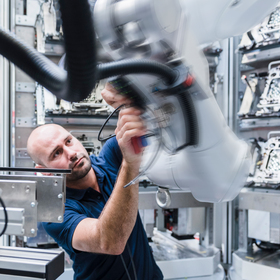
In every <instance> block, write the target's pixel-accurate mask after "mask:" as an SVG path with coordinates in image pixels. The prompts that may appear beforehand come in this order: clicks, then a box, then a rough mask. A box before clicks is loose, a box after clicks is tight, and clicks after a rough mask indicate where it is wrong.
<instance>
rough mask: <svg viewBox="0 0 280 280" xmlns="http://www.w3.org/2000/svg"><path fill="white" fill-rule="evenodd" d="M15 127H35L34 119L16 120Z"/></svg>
mask: <svg viewBox="0 0 280 280" xmlns="http://www.w3.org/2000/svg"><path fill="white" fill-rule="evenodd" d="M16 126H17V127H36V119H34V118H22V117H20V118H16Z"/></svg>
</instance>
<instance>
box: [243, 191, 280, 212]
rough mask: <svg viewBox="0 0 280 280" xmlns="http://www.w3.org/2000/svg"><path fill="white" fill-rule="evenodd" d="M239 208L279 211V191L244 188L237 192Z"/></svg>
mask: <svg viewBox="0 0 280 280" xmlns="http://www.w3.org/2000/svg"><path fill="white" fill-rule="evenodd" d="M239 208H240V209H253V210H260V211H268V212H274V213H280V193H279V192H277V191H270V192H267V190H260V189H256V190H251V189H245V188H244V189H243V190H242V191H241V192H240V194H239Z"/></svg>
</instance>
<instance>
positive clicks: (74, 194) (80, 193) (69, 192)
mask: <svg viewBox="0 0 280 280" xmlns="http://www.w3.org/2000/svg"><path fill="white" fill-rule="evenodd" d="M92 168H93V170H94V172H95V176H96V179H97V182H98V185H99V188H100V191H101V193H103V181H104V174H103V172H102V171H101V170H100V169H99V168H98V167H97V166H95V165H92ZM89 189H91V188H87V189H82V190H80V189H74V188H68V187H67V186H66V198H68V199H69V198H70V199H76V200H82V199H83V198H84V196H85V195H86V193H87V191H88V190H89Z"/></svg>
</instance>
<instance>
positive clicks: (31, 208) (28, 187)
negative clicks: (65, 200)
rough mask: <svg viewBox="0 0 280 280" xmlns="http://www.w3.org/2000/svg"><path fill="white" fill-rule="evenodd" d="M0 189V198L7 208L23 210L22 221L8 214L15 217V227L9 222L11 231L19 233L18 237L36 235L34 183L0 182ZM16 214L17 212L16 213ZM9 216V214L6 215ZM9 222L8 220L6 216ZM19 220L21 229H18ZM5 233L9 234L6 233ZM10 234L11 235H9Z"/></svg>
mask: <svg viewBox="0 0 280 280" xmlns="http://www.w3.org/2000/svg"><path fill="white" fill-rule="evenodd" d="M0 187H1V189H2V194H1V198H2V200H3V201H4V203H5V206H6V207H7V208H10V207H14V208H24V209H25V211H24V219H23V214H22V216H21V217H20V216H17V217H16V214H15V213H13V214H12V212H10V214H12V217H14V218H15V217H16V220H17V223H18V224H17V225H16V224H14V223H13V220H12V221H11V223H12V225H11V230H12V231H20V235H25V236H36V234H37V202H36V182H34V181H27V180H26V181H23V180H13V181H11V180H3V179H2V180H0ZM16 212H17V211H16ZM8 215H9V213H8ZM8 219H9V221H10V218H9V216H8ZM20 220H21V222H22V229H20V225H19V223H20ZM7 233H9V232H8V231H7ZM9 234H12V233H9Z"/></svg>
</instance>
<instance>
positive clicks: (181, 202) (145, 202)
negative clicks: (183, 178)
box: [139, 190, 213, 209]
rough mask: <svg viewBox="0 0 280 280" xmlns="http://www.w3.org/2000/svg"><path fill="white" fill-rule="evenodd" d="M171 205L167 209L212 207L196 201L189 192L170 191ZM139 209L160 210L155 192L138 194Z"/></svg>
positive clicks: (209, 204)
mask: <svg viewBox="0 0 280 280" xmlns="http://www.w3.org/2000/svg"><path fill="white" fill-rule="evenodd" d="M170 194H171V204H170V206H169V207H168V209H172V208H185V207H212V206H213V204H211V203H206V202H199V201H197V200H196V199H195V198H194V197H193V195H192V194H191V192H185V191H178V190H170ZM139 209H161V208H160V207H159V206H158V205H157V203H156V191H140V192H139Z"/></svg>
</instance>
